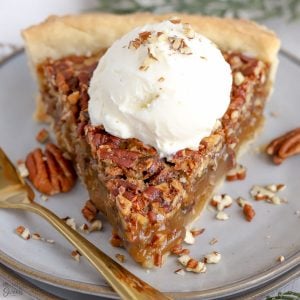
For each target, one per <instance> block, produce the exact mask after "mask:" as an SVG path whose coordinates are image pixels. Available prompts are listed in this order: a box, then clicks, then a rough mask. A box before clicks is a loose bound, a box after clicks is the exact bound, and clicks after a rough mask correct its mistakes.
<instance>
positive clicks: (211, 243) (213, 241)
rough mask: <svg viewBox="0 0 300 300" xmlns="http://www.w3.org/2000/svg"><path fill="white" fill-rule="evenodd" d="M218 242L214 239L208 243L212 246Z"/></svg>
mask: <svg viewBox="0 0 300 300" xmlns="http://www.w3.org/2000/svg"><path fill="white" fill-rule="evenodd" d="M217 242H218V240H217V239H216V238H212V239H211V240H210V242H209V244H210V245H211V246H212V245H214V244H216V243H217Z"/></svg>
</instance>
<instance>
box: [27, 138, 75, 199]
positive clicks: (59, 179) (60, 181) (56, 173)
mask: <svg viewBox="0 0 300 300" xmlns="http://www.w3.org/2000/svg"><path fill="white" fill-rule="evenodd" d="M26 167H27V169H28V171H29V179H30V181H31V182H32V184H33V185H34V187H35V188H36V189H37V190H38V191H40V192H41V193H43V194H46V195H54V194H58V193H60V192H68V191H69V190H70V189H71V188H72V187H73V186H74V184H75V182H76V173H75V171H74V168H73V166H72V164H71V161H69V160H67V159H66V158H65V157H64V156H63V153H62V151H61V150H60V149H59V148H58V147H57V146H55V145H54V144H50V143H49V144H47V145H46V150H45V152H44V153H43V152H42V150H41V149H40V148H37V149H35V150H34V151H32V152H30V153H29V154H28V155H27V158H26Z"/></svg>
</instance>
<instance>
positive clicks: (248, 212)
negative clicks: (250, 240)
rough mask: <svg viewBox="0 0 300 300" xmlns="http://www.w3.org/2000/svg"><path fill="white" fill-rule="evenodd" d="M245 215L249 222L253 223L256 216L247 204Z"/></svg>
mask: <svg viewBox="0 0 300 300" xmlns="http://www.w3.org/2000/svg"><path fill="white" fill-rule="evenodd" d="M243 213H244V215H245V218H246V220H247V221H248V222H251V221H252V219H253V218H254V216H255V211H254V209H253V207H252V206H251V205H249V204H245V205H244V207H243Z"/></svg>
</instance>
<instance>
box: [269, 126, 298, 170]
mask: <svg viewBox="0 0 300 300" xmlns="http://www.w3.org/2000/svg"><path fill="white" fill-rule="evenodd" d="M266 152H267V154H269V155H271V156H272V157H273V162H274V163H275V164H277V165H278V164H281V163H282V162H283V161H284V160H285V159H286V158H288V157H290V156H293V155H296V154H300V128H296V129H294V130H291V131H289V132H287V133H285V134H283V135H281V136H279V137H278V138H276V139H274V140H272V141H271V142H270V144H269V145H268V146H267V148H266Z"/></svg>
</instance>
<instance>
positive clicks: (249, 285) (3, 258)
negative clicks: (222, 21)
mask: <svg viewBox="0 0 300 300" xmlns="http://www.w3.org/2000/svg"><path fill="white" fill-rule="evenodd" d="M280 52H281V54H282V55H283V56H285V53H284V52H282V50H281V51H280ZM21 55H25V52H24V49H23V48H22V49H18V50H17V51H16V52H14V53H12V54H11V55H10V56H9V57H7V59H5V60H4V61H2V62H0V68H1V69H3V67H5V66H7V65H8V64H9V63H10V62H11V61H12V60H13V59H14V58H17V57H19V56H21ZM0 262H1V263H2V264H3V265H5V266H6V267H8V268H10V269H12V270H14V271H16V272H18V273H20V274H23V275H25V276H28V277H30V278H33V279H35V280H37V281H40V282H44V283H47V284H50V285H53V286H57V287H60V288H64V289H67V290H72V291H77V292H80V293H85V294H87V293H89V294H90V295H97V296H104V297H109V298H115V299H116V298H118V295H117V294H116V293H115V292H114V291H113V290H112V289H111V288H110V287H109V286H104V285H96V284H92V283H83V282H79V281H76V280H71V279H64V278H61V277H57V276H55V275H51V274H48V273H45V272H42V271H39V270H37V269H34V268H31V267H29V266H27V265H25V264H23V263H21V262H19V261H17V260H15V259H14V258H12V257H10V256H9V255H7V254H6V253H5V252H3V251H2V250H0ZM298 266H300V249H299V250H298V251H297V252H296V253H294V254H293V255H291V256H290V257H289V258H286V260H285V261H284V262H283V263H280V264H278V265H275V266H273V267H271V268H269V269H267V270H265V271H264V272H261V273H259V274H257V275H253V276H250V277H247V278H245V279H242V280H240V281H235V282H233V283H232V284H227V285H224V286H221V287H216V288H212V289H207V290H202V291H190V292H165V293H166V294H167V295H170V296H172V297H176V298H177V297H179V298H180V299H192V298H196V297H197V299H209V298H219V297H224V296H229V295H232V296H234V295H235V294H237V293H241V292H245V291H247V290H250V289H253V288H255V287H258V286H260V285H263V284H266V283H267V282H270V281H271V280H274V279H276V278H278V277H280V276H281V275H283V274H285V273H287V272H288V271H290V270H291V269H293V268H294V269H295V270H296V269H297V268H296V267H298ZM295 272H297V270H296V271H295Z"/></svg>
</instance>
